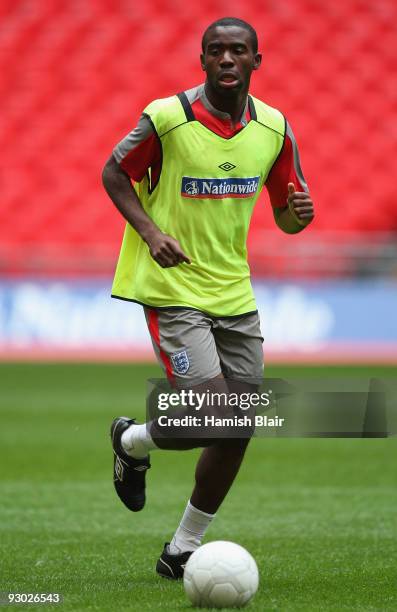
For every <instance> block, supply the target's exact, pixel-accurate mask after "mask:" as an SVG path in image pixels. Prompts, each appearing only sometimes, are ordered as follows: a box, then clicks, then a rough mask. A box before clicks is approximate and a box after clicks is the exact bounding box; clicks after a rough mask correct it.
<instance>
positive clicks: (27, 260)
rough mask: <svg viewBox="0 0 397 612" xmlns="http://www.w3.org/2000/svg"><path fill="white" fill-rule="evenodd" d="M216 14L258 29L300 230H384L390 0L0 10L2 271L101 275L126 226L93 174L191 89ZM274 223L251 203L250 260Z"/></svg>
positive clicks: (390, 227) (390, 160)
mask: <svg viewBox="0 0 397 612" xmlns="http://www.w3.org/2000/svg"><path fill="white" fill-rule="evenodd" d="M228 14H232V15H235V16H238V17H242V18H244V19H246V20H248V21H250V22H251V23H252V24H254V25H255V27H256V28H257V30H258V33H259V36H260V44H261V48H262V50H263V53H264V57H263V67H262V69H261V71H260V72H258V73H257V74H255V75H254V79H253V84H252V91H253V93H254V94H255V95H257V96H259V97H261V98H263V99H265V100H266V101H268V103H270V104H272V105H274V106H277V107H278V108H280V109H281V110H282V111H283V112H284V113H285V114H286V116H287V117H288V119H289V121H290V123H291V124H292V126H293V128H294V131H295V135H296V138H297V141H298V143H299V146H300V152H301V158H302V166H303V169H304V172H305V174H306V178H307V180H308V183H309V185H310V187H311V191H312V194H313V198H314V200H315V202H316V204H317V218H316V221H315V224H314V226H313V230H312V231H313V232H314V231H315V232H321V231H323V230H327V231H328V230H336V231H338V230H341V231H342V230H349V231H352V230H355V231H357V232H360V235H363V234H366V233H368V232H373V231H377V232H380V231H391V232H392V231H397V201H396V198H395V195H394V192H395V186H394V184H393V183H392V181H391V178H392V177H393V176H394V175H393V172H392V164H394V160H395V151H396V128H395V120H394V118H395V111H396V102H397V96H396V92H397V90H396V88H395V83H394V79H393V77H392V75H393V74H394V73H395V69H396V55H395V26H394V24H395V21H396V18H397V5H396V3H395V1H394V0H378V1H377V2H370V0H351V1H350V2H321V1H320V0H287V1H286V2H270V1H269V0H266V1H265V2H263V1H261V0H247V1H246V2H242V0H230V1H228V2H225V1H224V0H221V1H219V2H217V3H214V2H212V1H211V0H201V2H200V3H188V2H186V1H183V0H168V1H162V0H146V1H144V2H139V3H135V2H132V1H128V0H122V1H121V2H118V3H114V2H111V1H110V0H91V1H90V2H79V1H72V0H70V1H68V2H60V1H59V0H58V2H57V1H55V2H53V1H51V0H42V1H41V2H34V1H32V0H14V1H13V2H11V1H10V0H4V1H3V2H2V4H1V7H0V67H1V75H2V78H1V81H0V95H1V99H2V112H1V116H0V145H1V152H2V158H3V162H2V166H1V175H0V184H1V192H2V197H1V205H0V245H1V246H0V271H1V272H2V273H3V274H4V273H13V274H18V273H24V274H26V273H28V272H29V271H32V272H35V273H37V271H38V270H42V271H43V273H46V274H51V273H54V274H59V273H64V274H68V273H76V272H79V271H84V272H85V273H86V272H90V273H104V272H109V271H110V270H111V269H112V267H113V265H114V262H115V258H116V255H117V250H118V244H119V240H120V237H121V233H122V227H123V221H122V220H121V218H120V217H119V216H118V214H117V213H116V211H115V209H114V208H113V207H112V204H111V203H110V201H109V200H108V198H107V196H106V194H105V193H104V191H103V188H102V186H101V178H100V175H101V168H102V166H103V164H104V162H105V160H106V159H107V157H108V156H109V154H110V153H111V150H112V147H113V146H114V144H115V143H116V142H117V141H118V140H119V139H120V138H122V136H123V135H124V134H125V133H126V132H128V131H129V130H130V129H131V128H133V127H134V124H135V122H136V121H137V118H138V116H139V114H140V111H141V110H142V109H143V107H144V106H145V105H146V104H147V103H148V102H149V101H150V100H151V99H153V98H156V97H162V96H167V95H169V94H172V93H174V92H177V91H179V90H182V89H184V88H188V87H190V86H193V85H195V84H197V83H199V82H201V81H202V80H203V73H202V72H201V70H200V67H199V62H198V54H199V45H200V38H201V34H202V32H203V30H204V28H205V27H206V25H208V23H210V22H211V21H213V20H214V19H216V18H219V17H221V16H225V15H228ZM392 191H393V195H392ZM273 227H274V225H273V221H272V218H271V214H270V211H269V203H268V200H267V196H266V195H264V196H263V197H262V199H261V201H260V203H259V205H258V207H257V211H256V213H255V217H254V221H253V223H252V235H251V238H250V241H251V244H252V245H253V250H254V251H255V252H256V253H260V245H261V240H262V238H261V236H262V235H263V232H264V231H268V230H271V229H272V228H273ZM275 240H276V247H275V248H281V247H277V244H280V245H282V244H284V243H283V237H281V238H280V240H281V242H280V243H277V240H278V238H276V239H275ZM263 248H266V246H265V245H264V246H263ZM258 257H259V259H260V255H258Z"/></svg>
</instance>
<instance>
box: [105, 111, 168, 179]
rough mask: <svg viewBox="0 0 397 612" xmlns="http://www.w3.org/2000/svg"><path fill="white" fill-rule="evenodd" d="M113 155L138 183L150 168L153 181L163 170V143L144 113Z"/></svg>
mask: <svg viewBox="0 0 397 612" xmlns="http://www.w3.org/2000/svg"><path fill="white" fill-rule="evenodd" d="M113 155H114V157H115V159H116V161H117V162H118V163H119V164H120V166H121V167H122V168H123V170H124V171H125V172H126V173H127V174H128V176H130V177H131V178H132V179H133V180H134V181H137V182H138V183H139V182H140V181H141V180H142V179H143V177H144V176H145V174H146V173H147V171H148V169H149V168H151V169H152V182H155V181H156V177H157V175H159V174H160V170H161V144H160V141H159V138H158V136H157V134H156V132H155V131H154V128H153V126H152V124H151V122H150V121H149V119H148V118H147V117H146V116H145V115H142V116H141V118H140V120H139V122H138V125H137V126H136V128H135V129H134V130H132V132H130V133H129V134H127V136H125V138H123V140H121V141H120V142H119V143H118V144H117V145H116V146H115V148H114V149H113Z"/></svg>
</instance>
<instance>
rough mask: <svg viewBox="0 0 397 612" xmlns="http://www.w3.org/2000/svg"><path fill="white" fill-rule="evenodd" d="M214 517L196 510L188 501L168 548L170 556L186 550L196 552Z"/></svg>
mask: <svg viewBox="0 0 397 612" xmlns="http://www.w3.org/2000/svg"><path fill="white" fill-rule="evenodd" d="M214 516H215V514H207V512H202V510H198V509H197V508H195V507H194V506H192V504H191V503H190V501H188V504H187V506H186V510H185V512H184V514H183V516H182V520H181V522H180V524H179V527H178V529H177V530H176V532H175V535H174V537H173V538H172V540H171V543H170V544H169V546H168V552H169V553H170V554H171V555H179V554H180V553H182V552H185V551H187V550H196V549H197V548H198V547H199V546H200V544H201V540H202V539H203V537H204V533H205V532H206V530H207V527H208V526H209V524H210V522H211V521H212V519H213V518H214Z"/></svg>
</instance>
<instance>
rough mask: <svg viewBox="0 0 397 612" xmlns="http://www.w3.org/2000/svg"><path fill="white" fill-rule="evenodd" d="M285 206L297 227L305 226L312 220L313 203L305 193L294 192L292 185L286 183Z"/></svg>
mask: <svg viewBox="0 0 397 612" xmlns="http://www.w3.org/2000/svg"><path fill="white" fill-rule="evenodd" d="M287 204H288V208H289V211H290V213H291V215H292V216H293V217H294V219H295V220H296V222H297V223H299V225H302V226H305V225H309V223H310V222H311V221H312V220H313V218H314V206H313V201H312V199H311V197H310V195H309V194H308V193H306V192H305V191H295V185H294V183H288V198H287Z"/></svg>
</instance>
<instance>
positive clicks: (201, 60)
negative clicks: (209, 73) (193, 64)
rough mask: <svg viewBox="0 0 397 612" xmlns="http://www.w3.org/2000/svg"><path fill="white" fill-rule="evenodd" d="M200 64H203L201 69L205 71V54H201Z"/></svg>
mask: <svg viewBox="0 0 397 612" xmlns="http://www.w3.org/2000/svg"><path fill="white" fill-rule="evenodd" d="M200 63H201V68H202V70H204V71H205V58H204V53H201V54H200Z"/></svg>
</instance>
